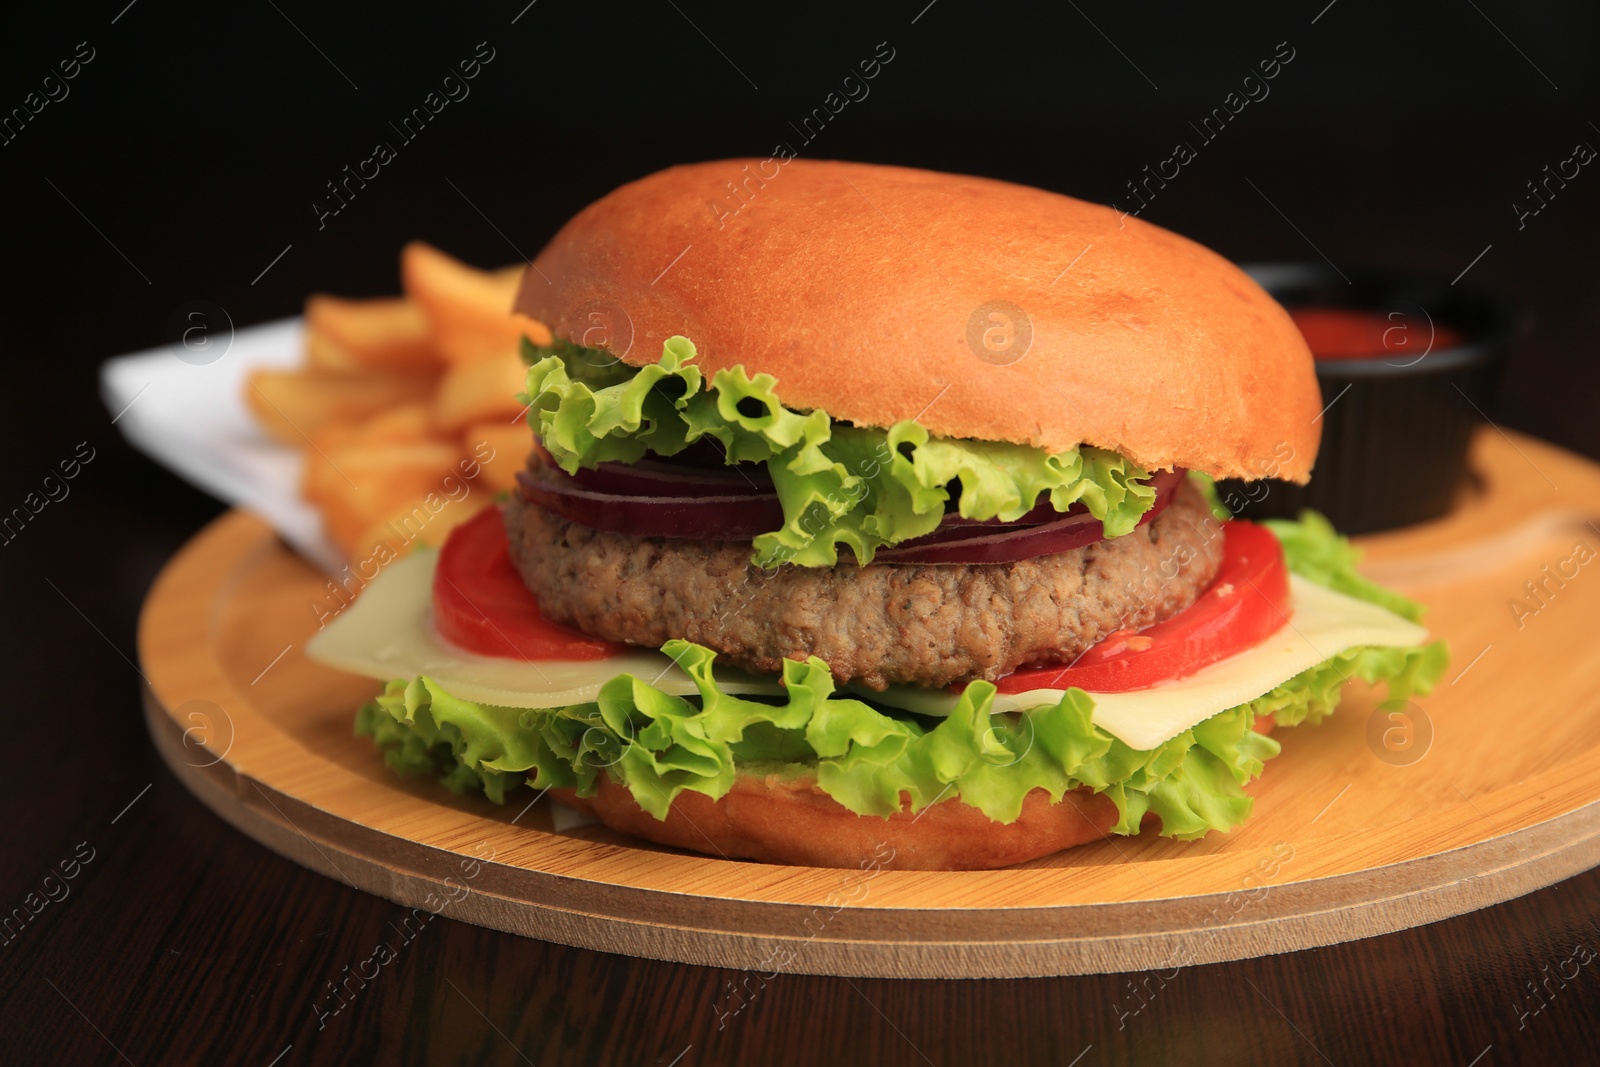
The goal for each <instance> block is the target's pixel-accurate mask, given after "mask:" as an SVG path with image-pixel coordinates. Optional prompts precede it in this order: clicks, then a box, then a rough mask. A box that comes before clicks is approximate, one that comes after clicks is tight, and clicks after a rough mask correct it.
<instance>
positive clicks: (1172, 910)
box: [140, 431, 1600, 978]
mask: <svg viewBox="0 0 1600 1067" xmlns="http://www.w3.org/2000/svg"><path fill="white" fill-rule="evenodd" d="M1475 465H1476V469H1477V470H1478V472H1479V474H1480V480H1479V482H1478V483H1477V487H1476V489H1475V490H1474V491H1473V492H1471V493H1469V494H1467V495H1465V496H1464V498H1463V500H1462V501H1461V504H1460V506H1459V507H1458V508H1457V509H1456V511H1455V512H1454V513H1453V514H1452V515H1451V516H1450V517H1449V518H1448V519H1445V520H1442V521H1440V522H1437V523H1433V524H1429V525H1427V526H1423V527H1418V528H1414V529H1412V530H1408V531H1406V532H1404V533H1401V534H1395V535H1390V536H1388V537H1385V538H1380V539H1374V540H1373V541H1372V542H1371V543H1370V549H1371V555H1372V567H1373V569H1374V570H1376V571H1378V572H1379V573H1381V574H1383V576H1384V577H1385V578H1386V580H1388V581H1390V582H1392V583H1394V584H1396V585H1399V586H1401V587H1402V588H1406V589H1408V590H1410V591H1413V592H1417V593H1420V594H1422V595H1424V596H1425V598H1426V599H1427V600H1428V602H1429V603H1430V605H1431V607H1432V612H1431V614H1430V618H1429V622H1430V625H1431V626H1432V627H1433V628H1434V629H1435V631H1436V632H1437V633H1438V634H1440V635H1442V636H1444V637H1446V638H1447V639H1448V640H1450V642H1451V644H1452V647H1453V649H1454V651H1455V656H1456V661H1455V664H1454V665H1453V667H1452V669H1451V671H1450V672H1449V673H1448V674H1447V676H1446V682H1445V684H1443V685H1442V686H1441V687H1440V689H1439V690H1438V691H1437V692H1436V693H1435V694H1433V695H1432V696H1431V697H1429V698H1426V699H1423V700H1420V701H1418V702H1416V703H1415V704H1413V705H1412V706H1411V707H1409V708H1407V709H1406V712H1405V715H1406V718H1405V719H1404V720H1398V721H1397V720H1391V719H1389V718H1388V717H1387V716H1385V715H1384V714H1383V713H1381V712H1379V711H1378V710H1377V709H1376V704H1375V698H1374V696H1373V695H1372V694H1371V693H1365V692H1363V693H1352V694H1350V695H1349V696H1348V697H1347V700H1346V704H1345V706H1344V707H1342V708H1341V710H1340V712H1339V713H1338V714H1337V715H1336V716H1335V717H1334V718H1333V719H1331V720H1329V721H1328V722H1327V723H1325V724H1324V725H1322V726H1320V727H1316V728H1310V729H1305V730H1296V731H1292V732H1289V733H1288V734H1286V736H1285V742H1286V743H1285V750H1284V754H1283V755H1282V756H1281V757H1279V758H1278V759H1276V760H1274V761H1272V762H1271V763H1270V764H1269V766H1268V770H1267V774H1266V776H1265V778H1264V779H1263V780H1262V782H1261V783H1260V784H1259V785H1258V786H1257V787H1255V790H1254V791H1255V793H1256V795H1257V796H1258V805H1257V813H1256V815H1255V816H1254V817H1253V818H1252V820H1251V821H1250V822H1249V823H1247V824H1246V826H1245V827H1243V828H1242V829H1240V830H1238V831H1235V832H1234V833H1232V834H1230V835H1225V836H1224V835H1214V836H1213V837H1211V838H1209V839H1207V840H1206V841H1204V842H1201V843H1181V842H1174V841H1169V840H1161V839H1156V838H1149V837H1146V838H1140V839H1137V840H1131V841H1130V840H1114V839H1108V840H1107V841H1105V842H1103V843H1099V844H1096V845H1092V846H1087V847H1083V848H1079V849H1073V850H1070V851H1068V852H1065V853H1061V854H1059V855H1057V856H1054V857H1049V858H1046V859H1043V860H1039V861H1035V862H1033V863H1029V864H1024V865H1021V866H1019V867H1015V868H1010V869H1007V870H1004V871H993V872H942V873H941V872H914V871H896V870H894V869H893V868H892V863H891V864H889V865H888V867H887V868H886V869H883V870H876V871H871V872H867V873H865V874H863V873H862V872H854V873H850V872H840V871H834V870H818V869H811V868H797V867H779V866H773V865H760V864H750V863H742V862H729V861H726V860H720V859H716V858H708V857H702V856H695V855H686V854H682V853H677V852H673V851H669V850H663V849H659V848H656V847H654V846H649V845H645V844H643V843H641V842H637V841H634V840H632V839H629V838H625V837H622V836H620V835H617V834H614V833H611V832H610V831H607V830H604V829H603V828H599V827H585V828H582V829H578V830H573V831H569V832H565V833H562V832H557V831H556V830H555V828H554V826H553V825H552V822H551V812H550V811H549V810H547V806H546V805H545V804H543V803H539V804H535V805H534V806H533V807H532V808H531V809H524V808H523V802H522V801H520V800H517V801H514V802H512V803H510V804H508V805H507V806H506V807H504V808H500V807H497V806H495V805H492V804H489V803H488V802H486V801H483V800H482V799H481V798H455V797H452V796H450V795H449V794H448V793H446V792H445V791H444V790H443V789H442V788H440V787H438V786H436V785H434V784H433V783H431V782H427V781H410V782H407V781H402V780H400V779H397V778H395V777H394V776H392V775H391V774H389V772H387V771H386V770H385V769H384V767H383V765H382V762H381V760H380V759H379V758H378V756H377V754H376V753H375V752H374V750H373V749H372V747H371V745H370V743H369V742H367V741H366V740H364V739H357V738H354V737H352V736H351V733H350V728H349V723H350V715H351V709H352V707H354V706H355V704H356V703H358V702H359V701H360V700H361V699H363V698H364V697H365V696H366V695H368V694H370V693H371V692H372V691H373V689H374V685H373V684H372V683H370V682H366V681H363V680H359V679H353V678H350V677H348V676H342V675H340V674H338V673H337V672H332V671H329V670H326V669H324V668H322V667H320V666H317V665H315V664H313V663H311V662H309V661H307V660H306V659H305V658H304V657H303V656H302V655H301V654H300V651H299V649H300V644H301V642H302V641H303V640H304V638H305V637H306V636H308V635H309V633H310V632H311V631H312V629H313V617H314V616H313V613H312V612H311V611H310V609H309V608H308V607H307V604H308V602H314V601H320V600H321V599H322V585H323V582H322V579H321V577H320V576H318V575H316V574H315V573H314V572H312V571H311V569H310V568H308V567H307V566H306V565H305V564H303V563H302V562H301V561H299V560H298V559H296V558H295V557H293V556H292V555H291V554H289V553H288V552H286V551H285V550H284V549H282V548H281V546H279V545H278V544H277V542H276V540H275V539H274V538H273V537H272V536H271V534H270V532H268V531H267V530H265V528H263V527H262V526H261V525H260V524H259V523H257V522H256V521H255V520H253V519H250V518H248V517H246V516H243V515H238V514H235V515H230V516H228V517H226V518H224V519H222V520H219V522H218V523H216V524H214V525H213V526H212V527H211V528H209V529H208V530H207V531H206V532H204V533H203V534H202V535H200V536H199V537H197V538H196V539H195V541H194V542H193V543H192V544H191V546H189V547H188V548H187V549H186V550H185V552H184V553H183V554H182V555H181V556H180V557H179V558H178V559H177V560H176V561H175V562H174V563H173V564H172V565H171V566H170V567H169V568H168V569H167V570H166V571H165V572H164V574H163V576H162V578H161V579H160V580H159V581H158V582H157V584H156V586H155V588H154V590H153V591H152V594H151V597H150V600H149V603H148V606H147V609H146V613H145V617H144V620H143V624H142V626H141V641H140V655H141V660H142V662H143V664H144V669H145V673H146V674H147V676H148V677H149V679H150V682H151V686H152V689H151V691H150V694H149V697H148V700H147V704H148V708H149V711H150V725H151V729H152V732H153V734H154V736H155V738H156V741H157V747H158V749H159V750H160V751H161V752H162V753H163V755H164V756H165V757H166V758H167V762H168V764H169V765H170V766H171V767H172V769H173V770H174V772H175V773H176V774H177V775H178V776H179V778H180V779H182V780H183V781H184V782H185V784H186V785H188V786H189V788H190V789H191V790H192V791H194V792H195V794H196V795H197V796H199V797H200V798H201V799H202V800H203V801H204V802H205V803H206V804H207V805H209V806H210V807H212V808H213V809H214V810H216V811H218V812H219V813H220V814H221V815H223V817H224V818H226V819H227V820H228V821H230V822H231V823H233V824H234V825H235V826H237V827H239V828H240V829H242V830H244V831H245V832H247V833H249V834H251V835H252V836H253V837H255V838H257V839H258V840H260V841H262V842H263V843H265V844H267V845H268V846H269V847H271V848H273V849H275V850H276V851H278V852H280V853H283V854H284V855H287V856H290V857H292V858H294V859H296V860H298V861H299V862H301V863H303V864H305V865H307V866H309V867H312V868H313V869H316V870H319V871H322V872H323V873H325V874H328V875H330V876H333V877H340V878H343V879H346V880H348V881H350V882H352V883H353V884H355V885H357V886H360V887H362V888H365V889H368V890H370V891H372V892H376V893H380V894H382V895H384V896H387V897H389V898H390V899H392V900H395V901H396V902H398V903H401V904H403V905H406V906H410V907H422V908H426V909H427V910H428V911H429V912H436V911H439V910H441V907H440V903H439V902H445V901H447V902H448V903H447V904H445V905H444V907H445V908H447V909H448V911H449V913H450V914H451V915H452V916H453V917H455V918H459V919H466V920H468V921H471V922H476V923H481V924H483V925H488V926H494V927H497V928H499V929H503V930H508V931H512V932H515V933H520V934H525V935H529V936H534V937H539V938H544V939H547V940H554V941H560V942H563V943H566V944H571V945H577V946H581V947H585V948H599V949H604V950H608V951H616V952H623V953H627V954H630V955H637V956H648V957H654V958H661V959H672V960H680V961H684V962H690V963H699V964H706V965H720V966H737V967H743V968H758V969H759V970H760V971H763V972H771V973H773V974H776V973H778V972H782V971H788V972H809V973H834V974H841V975H850V976H880V977H923V978H927V977H1014V976H1026V975H1040V974H1063V973H1086V972H1095V971H1128V970H1139V969H1158V970H1161V971H1166V970H1170V969H1172V968H1173V967H1174V966H1178V965H1183V964H1192V963H1207V962H1213V961H1216V960H1222V959H1233V958H1240V957H1245V956H1254V955H1260V954H1263V953H1269V952H1281V951H1288V950H1293V949H1299V948H1305V947H1309V946H1313V945H1324V944H1331V943H1334V942H1338V941H1345V940H1350V939H1352V938H1360V937H1368V936H1372V935H1374V934H1379V933H1385V932H1389V931H1393V930H1397V929H1402V928H1405V927H1409V926H1414V925H1417V924H1419V923H1425V922H1431V921H1434V920H1437V919H1440V918H1443V917H1446V916H1449V915H1453V914H1458V913H1460V912H1463V911H1467V910H1471V909H1473V908H1479V907H1483V906H1485V905H1488V904H1492V903H1495V902H1498V901H1500V900H1505V899H1508V898H1510V897H1514V896H1517V895H1520V894H1523V893H1527V892H1529V891H1531V890H1533V889H1537V888H1539V887H1541V886H1544V885H1548V884H1549V883H1551V882H1554V881H1557V880H1559V879H1562V878H1566V877H1569V876H1571V875H1573V874H1575V873H1577V872H1579V871H1581V870H1585V869H1587V868H1588V867H1591V866H1593V865H1594V864H1595V863H1596V862H1600V715H1596V714H1595V712H1596V711H1597V710H1600V661H1597V660H1595V659H1593V658H1592V657H1587V656H1584V655H1582V652H1583V650H1584V648H1585V647H1586V643H1587V641H1588V640H1589V639H1590V634H1591V633H1592V628H1591V627H1590V626H1589V625H1586V623H1592V621H1593V620H1594V619H1595V618H1597V617H1600V585H1595V584H1593V583H1583V582H1581V581H1578V580H1577V577H1576V576H1575V575H1580V574H1581V570H1582V567H1583V566H1584V564H1582V563H1580V562H1577V561H1576V560H1574V559H1572V558H1571V557H1573V554H1574V553H1573V549H1574V545H1575V542H1576V541H1577V540H1578V539H1580V538H1584V539H1588V540H1589V541H1590V542H1591V543H1593V535H1592V532H1591V531H1590V530H1589V528H1588V527H1587V526H1586V525H1585V524H1586V523H1587V522H1588V521H1589V517H1588V516H1586V515H1584V514H1583V513H1581V512H1578V511H1572V510H1570V509H1569V508H1566V507H1564V505H1563V504H1562V500H1572V499H1578V500H1583V499H1590V500H1596V501H1600V468H1597V467H1596V466H1594V465H1593V464H1590V463H1588V462H1587V461H1584V460H1581V459H1578V458H1576V457H1572V456H1570V455H1567V454H1564V453H1561V452H1560V451H1558V450H1556V449H1553V448H1550V447H1549V446H1546V445H1542V444H1540V443H1538V442H1536V441H1533V440H1531V439H1526V438H1520V439H1513V438H1510V437H1506V436H1502V435H1501V434H1499V433H1496V432H1493V431H1486V432H1485V433H1484V434H1483V435H1481V436H1480V438H1479V440H1478V442H1477V449H1476V454H1475ZM1530 467H1531V468H1532V472H1534V473H1537V474H1538V475H1539V476H1538V477H1532V478H1530V477H1528V476H1527V475H1528V474H1529V473H1530V470H1529V468H1530ZM1546 479H1549V481H1548V482H1547V481H1546ZM1557 483H1564V484H1565V485H1566V486H1567V487H1568V489H1569V492H1570V493H1571V494H1572V495H1567V496H1557V495H1556V493H1555V492H1554V491H1553V489H1552V488H1551V487H1552V486H1553V485H1554V484H1557ZM1485 546H1487V548H1486V547H1485ZM1563 561H1565V563H1563ZM1546 564H1549V565H1551V566H1554V567H1557V570H1556V571H1555V572H1551V571H1546V570H1544V569H1543V568H1544V567H1545V566H1546ZM1523 571H1527V572H1528V574H1529V575H1530V578H1528V579H1526V580H1529V581H1535V582H1540V583H1544V584H1543V586H1542V591H1541V598H1540V599H1539V600H1535V599H1533V598H1532V594H1530V593H1529V592H1527V591H1526V590H1523V589H1521V588H1519V587H1520V585H1521V580H1522V572H1523ZM1551 573H1555V574H1556V578H1555V579H1554V580H1553V581H1552V580H1550V579H1548V578H1547V575H1549V574H1551ZM1562 573H1565V574H1568V575H1569V577H1568V578H1565V579H1563V578H1561V577H1560V575H1561V574H1562ZM1424 587H1425V588H1424ZM1519 595H1520V596H1521V597H1522V600H1523V601H1525V602H1526V608H1525V610H1522V611H1513V610H1512V609H1511V608H1510V607H1509V606H1508V604H1507V601H1508V600H1515V599H1516V597H1517V596H1519ZM1534 627H1537V628H1538V629H1537V638H1536V639H1530V640H1521V638H1522V637H1523V636H1524V634H1525V633H1527V631H1529V630H1531V629H1532V628H1534ZM1497 646H1498V648H1499V650H1500V653H1501V654H1500V655H1499V656H1498V657H1496V658H1494V659H1491V658H1490V657H1494V656H1495V653H1496V650H1497ZM269 662H270V664H271V666H270V668H268V669H266V670H263V669H262V665H263V664H267V663H269ZM258 672H259V673H258ZM1508 717H1509V718H1511V719H1514V720H1515V722H1516V727H1515V732H1514V734H1513V731H1512V729H1511V728H1510V727H1509V726H1508ZM1397 722H1398V725H1397ZM1396 731H1400V733H1398V734H1397V733H1396ZM1407 732H1409V737H1408V736H1407ZM1385 736H1387V737H1388V738H1389V739H1390V740H1389V742H1388V743H1389V745H1391V746H1393V745H1394V744H1395V743H1396V739H1398V740H1399V741H1401V742H1405V741H1407V740H1409V742H1410V747H1409V748H1405V747H1403V746H1402V747H1401V749H1400V750H1398V751H1396V750H1392V749H1391V748H1387V747H1385V741H1384V738H1385ZM1513 736H1514V737H1515V738H1516V742H1517V743H1516V744H1506V743H1504V742H1506V741H1509V740H1511V738H1512V737H1513ZM527 796H528V798H529V799H532V797H533V794H532V793H531V792H529V793H528V794H527ZM513 820H515V821H513ZM490 857H492V858H490ZM462 870H470V871H471V878H470V879H464V878H463V877H462V874H461V872H462ZM842 890H847V891H849V895H850V896H851V897H852V898H853V899H855V900H856V901H857V902H856V903H853V904H851V905H848V906H845V907H843V908H839V907H836V906H830V897H831V899H832V901H833V902H834V903H837V901H838V900H839V895H838V894H840V892H841V891H842Z"/></svg>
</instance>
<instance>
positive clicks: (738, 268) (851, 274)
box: [517, 159, 1322, 482]
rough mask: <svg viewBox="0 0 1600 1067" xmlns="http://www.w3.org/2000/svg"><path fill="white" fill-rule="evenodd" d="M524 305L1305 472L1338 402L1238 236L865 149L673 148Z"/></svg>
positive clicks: (783, 367) (615, 344) (1194, 453)
mask: <svg viewBox="0 0 1600 1067" xmlns="http://www.w3.org/2000/svg"><path fill="white" fill-rule="evenodd" d="M534 267H535V268H536V269H535V270H530V271H529V272H528V273H527V275H526V277H525V279H524V281H523V285H522V290H521V292H520V294H519V295H518V298H517V310H519V311H522V312H525V313H527V314H529V315H531V316H533V317H534V318H537V319H541V320H543V321H544V322H546V323H548V324H549V325H550V327H551V329H552V330H553V331H554V332H555V333H556V334H557V335H559V336H564V337H568V338H571V339H572V340H575V341H579V342H581V343H585V344H589V345H591V346H596V347H608V348H610V349H611V350H612V351H614V352H616V353H618V354H620V355H621V356H622V358H623V359H624V360H626V361H627V362H629V363H632V364H639V365H642V364H646V363H651V362H654V361H655V360H656V359H657V358H659V356H660V354H661V346H662V343H663V342H664V341H665V340H666V339H667V338H668V337H671V336H672V335H674V334H683V335H684V336H686V337H688V338H689V339H690V340H691V341H693V342H694V343H695V345H696V346H697V347H698V349H699V351H700V359H699V363H700V366H701V368H702V369H703V370H704V371H705V372H706V373H707V374H708V375H709V374H710V373H712V372H714V371H716V370H719V369H721V368H724V367H731V366H734V365H736V364H743V365H744V367H745V369H746V370H747V371H748V372H750V373H751V374H756V373H759V372H763V371H765V372H766V373H769V374H771V375H773V376H774V377H775V378H777V379H778V395H779V397H781V398H782V400H783V402H784V403H785V404H786V405H788V406H790V407H793V408H798V409H800V410H808V409H813V408H821V409H822V410H824V411H827V412H828V413H829V414H830V415H831V416H833V417H834V418H839V419H847V420H849V421H850V422H853V423H855V424H857V425H862V426H879V427H886V426H890V425H892V424H893V423H895V422H897V421H899V420H901V419H915V420H917V421H918V422H919V423H921V424H922V425H923V426H925V427H926V428H927V429H928V431H929V432H931V433H934V434H939V435H942V436H946V437H968V438H980V439H984V440H994V441H1013V442H1017V443H1021V444H1029V445H1036V446H1039V447H1042V448H1046V449H1049V450H1051V451H1062V450H1065V449H1068V448H1071V447H1073V446H1075V445H1078V444H1080V443H1085V444H1091V445H1097V446H1099V447H1102V448H1109V449H1115V450H1116V451H1118V452H1121V453H1122V454H1124V455H1126V456H1128V457H1129V458H1131V459H1132V460H1134V461H1135V462H1136V463H1139V464H1140V465H1142V466H1144V467H1146V468H1148V469H1156V468H1165V467H1171V466H1175V465H1176V466H1183V467H1189V468H1191V469H1195V470H1201V471H1206V472H1209V473H1211V474H1213V475H1216V476H1217V477H1240V478H1262V477H1278V478H1287V479H1290V480H1293V481H1297V482H1304V481H1306V479H1307V478H1308V477H1309V476H1310V471H1311V464H1312V461H1313V460H1314V459H1315V458H1316V451H1317V442H1318V437H1319V434H1318V430H1319V427H1318V426H1317V424H1316V422H1315V421H1314V420H1315V419H1316V416H1317V413H1318V411H1319V410H1320V408H1321V406H1322V405H1321V398H1320V395H1319V392H1318V389H1317V381H1316V375H1315V373H1314V370H1313V364H1312V357H1311V353H1310V351H1309V350H1308V349H1307V348H1306V344H1305V341H1304V340H1303V339H1302V338H1301V337H1300V334H1299V332H1298V331H1297V330H1296V329H1295V326H1294V324H1293V322H1291V321H1290V319H1289V316H1288V314H1287V313H1286V312H1285V311H1284V310H1283V309H1282V308H1281V307H1279V306H1278V305H1277V304H1276V303H1274V302H1273V300H1272V298H1271V297H1269V296H1268V295H1267V294H1266V293H1265V292H1264V291H1263V290H1262V289H1261V287H1260V286H1258V285H1256V283H1255V282H1253V281H1251V280H1250V278H1249V277H1248V276H1246V275H1245V274H1244V273H1243V272H1242V271H1240V270H1239V269H1238V268H1237V267H1235V266H1234V265H1233V264H1231V263H1229V262H1228V261H1227V260H1225V259H1223V258H1222V257H1221V256H1218V255H1217V254H1216V253H1214V252H1211V251H1210V250H1208V249H1206V248H1203V247H1201V246H1200V245H1198V244H1195V243H1194V242H1193V241H1189V240H1187V239H1185V238H1182V237H1179V236H1177V235H1176V234H1173V233H1169V232H1168V231H1166V230H1163V229H1161V228H1159V227H1157V226H1152V225H1150V224H1148V223H1145V222H1140V221H1139V220H1138V219H1136V218H1133V217H1131V216H1127V215H1124V214H1123V213H1122V212H1119V211H1117V210H1115V209H1112V208H1109V207H1102V206H1100V205H1097V204H1090V203H1086V202H1084V201H1082V200H1074V199H1072V198H1070V197H1066V196H1061V195H1059V194H1056V193H1049V192H1044V191H1043V190H1040V189H1032V188H1029V187H1027V186H1022V185H1012V184H1009V183H1007V182H999V181H993V180H990V179H987V178H971V177H965V176H961V175H954V174H939V173H935V172H932V171H921V170H910V169H907V168H903V167H884V166H875V165H871V164H865V163H838V162H821V161H811V160H802V159H789V160H786V161H782V160H776V159H768V160H754V159H752V160H725V161H721V162H715V163H697V164H691V165H688V166H681V167H673V168H671V169H669V170H664V171H661V172H659V173H657V174H652V175H650V176H649V177H647V178H642V179H640V180H639V181H636V182H633V183H631V184H628V185H624V186H623V187H622V188H620V189H618V190H616V191H615V192H613V193H611V194H610V195H608V196H606V197H603V198H602V199H600V200H598V201H596V202H595V203H593V204H591V205H589V206H588V207H587V208H585V209H584V210H583V211H581V212H579V213H578V215H577V217H575V218H574V219H573V220H572V221H571V222H569V223H567V225H566V226H565V227H563V228H562V230H561V232H560V233H558V234H557V235H556V236H555V238H554V239H553V240H552V241H551V242H550V243H549V244H548V245H547V246H546V247H545V249H544V251H542V252H541V253H539V256H538V258H537V259H536V260H535V261H534Z"/></svg>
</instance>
